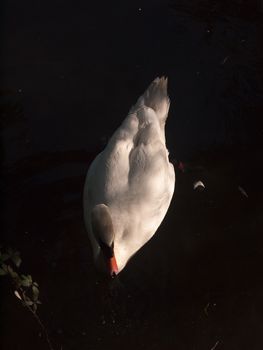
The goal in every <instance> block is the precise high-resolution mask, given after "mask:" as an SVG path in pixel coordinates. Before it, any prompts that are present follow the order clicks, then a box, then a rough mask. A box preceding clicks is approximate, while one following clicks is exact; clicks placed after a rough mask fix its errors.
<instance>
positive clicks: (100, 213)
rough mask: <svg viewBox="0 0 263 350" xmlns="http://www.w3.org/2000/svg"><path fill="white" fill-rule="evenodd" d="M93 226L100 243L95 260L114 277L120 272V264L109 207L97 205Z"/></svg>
mask: <svg viewBox="0 0 263 350" xmlns="http://www.w3.org/2000/svg"><path fill="white" fill-rule="evenodd" d="M91 226H92V231H93V234H94V238H95V240H96V244H97V245H98V255H97V257H95V262H96V265H97V267H98V269H99V270H101V271H102V272H106V274H107V275H110V276H111V277H114V276H116V275H117V274H118V272H119V270H118V265H117V261H116V257H115V253H114V229H113V224H112V220H111V215H110V211H109V207H108V206H107V205H105V204H98V205H96V206H95V207H94V208H93V210H92V212H91Z"/></svg>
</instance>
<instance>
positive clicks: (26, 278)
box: [21, 275, 32, 287]
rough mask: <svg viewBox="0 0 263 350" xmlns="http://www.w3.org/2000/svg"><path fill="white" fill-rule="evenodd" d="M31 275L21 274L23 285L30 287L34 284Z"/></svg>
mask: <svg viewBox="0 0 263 350" xmlns="http://www.w3.org/2000/svg"><path fill="white" fill-rule="evenodd" d="M30 278H31V276H25V275H21V285H22V286H24V287H30V286H31V284H32V278H31V279H30Z"/></svg>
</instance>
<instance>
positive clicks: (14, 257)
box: [11, 252, 22, 267]
mask: <svg viewBox="0 0 263 350" xmlns="http://www.w3.org/2000/svg"><path fill="white" fill-rule="evenodd" d="M11 258H12V261H13V263H14V264H15V265H16V267H19V266H20V265H21V262H22V259H21V258H20V254H19V253H18V252H17V253H15V254H14V255H12V257H11Z"/></svg>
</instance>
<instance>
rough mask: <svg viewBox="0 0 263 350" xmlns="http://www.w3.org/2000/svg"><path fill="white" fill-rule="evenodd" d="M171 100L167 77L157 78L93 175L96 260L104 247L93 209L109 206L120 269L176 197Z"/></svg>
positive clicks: (87, 209)
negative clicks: (169, 136) (168, 127)
mask: <svg viewBox="0 0 263 350" xmlns="http://www.w3.org/2000/svg"><path fill="white" fill-rule="evenodd" d="M169 104H170V102H169V98H168V96H167V79H165V78H160V79H159V78H157V79H155V80H154V81H153V82H152V84H151V85H150V86H149V88H148V89H147V90H146V92H145V93H144V94H143V95H142V96H141V97H140V98H139V100H138V101H137V103H136V104H135V106H133V107H132V108H131V110H130V112H129V114H128V116H127V117H126V118H125V119H124V121H123V123H122V124H121V126H120V127H119V128H118V129H117V130H116V132H115V133H114V134H113V136H112V137H111V139H110V140H109V142H108V145H107V146H106V148H105V149H104V150H103V152H101V153H100V154H99V155H98V156H97V157H96V158H95V160H94V161H93V163H92V164H91V166H90V168H89V171H88V174H87V178H86V183H85V188H84V218H85V223H86V227H87V230H88V233H89V237H90V240H91V243H92V247H93V252H94V258H95V260H96V259H97V257H98V254H99V251H100V247H99V245H98V243H97V240H96V238H95V237H94V233H93V232H92V226H91V211H92V209H93V208H94V207H95V206H96V205H98V204H105V205H107V207H108V210H109V213H110V216H111V220H112V224H113V230H114V252H115V257H116V260H117V265H118V269H119V272H120V271H121V270H122V269H123V268H124V266H125V265H126V263H127V261H128V260H129V259H130V257H131V256H132V255H133V254H134V253H135V252H136V251H138V250H139V249H140V248H141V247H142V246H143V245H144V244H145V243H146V242H147V241H148V240H149V239H150V238H151V237H152V236H153V235H154V233H155V232H156V230H157V228H158V227H159V225H160V224H161V222H162V220H163V218H164V216H165V214H166V212H167V210H168V207H169V205H170V202H171V199H172V196H173V192H174V185H175V173H174V168H173V165H172V164H171V163H170V162H169V159H168V154H169V153H168V150H167V149H166V144H165V131H164V127H165V121H166V118H167V114H168V110H169ZM106 234H107V233H106ZM104 236H105V235H104Z"/></svg>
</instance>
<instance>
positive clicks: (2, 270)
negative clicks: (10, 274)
mask: <svg viewBox="0 0 263 350" xmlns="http://www.w3.org/2000/svg"><path fill="white" fill-rule="evenodd" d="M6 274H7V272H6V271H5V270H4V269H1V268H0V276H5V275H6Z"/></svg>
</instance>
